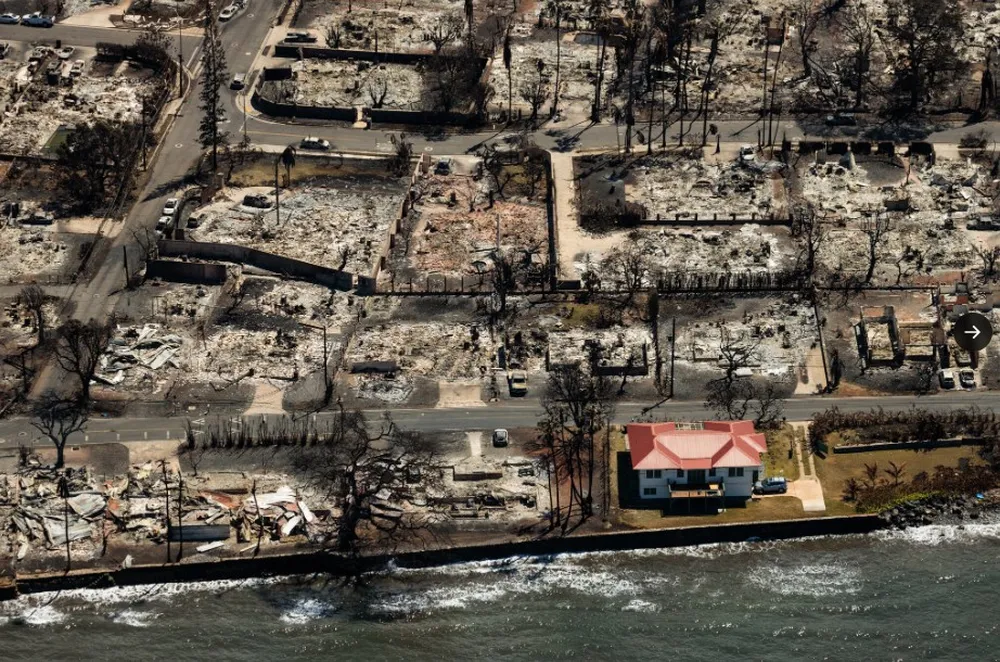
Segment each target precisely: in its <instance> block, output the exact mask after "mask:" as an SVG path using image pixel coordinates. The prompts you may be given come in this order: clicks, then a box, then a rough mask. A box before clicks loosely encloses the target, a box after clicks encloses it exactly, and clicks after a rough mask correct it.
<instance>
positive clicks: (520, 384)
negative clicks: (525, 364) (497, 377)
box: [507, 370, 528, 397]
mask: <svg viewBox="0 0 1000 662" xmlns="http://www.w3.org/2000/svg"><path fill="white" fill-rule="evenodd" d="M507 388H508V389H509V391H510V394H511V395H512V396H515V397H517V396H522V395H527V394H528V373H526V372H525V371H523V370H515V371H514V372H512V373H510V377H509V378H508V379H507Z"/></svg>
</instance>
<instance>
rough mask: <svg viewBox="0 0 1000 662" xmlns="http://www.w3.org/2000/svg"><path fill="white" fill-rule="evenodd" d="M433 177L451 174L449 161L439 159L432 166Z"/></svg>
mask: <svg viewBox="0 0 1000 662" xmlns="http://www.w3.org/2000/svg"><path fill="white" fill-rule="evenodd" d="M434 174H435V175H450V174H451V159H441V160H440V161H438V162H437V165H435V166H434Z"/></svg>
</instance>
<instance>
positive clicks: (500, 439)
mask: <svg viewBox="0 0 1000 662" xmlns="http://www.w3.org/2000/svg"><path fill="white" fill-rule="evenodd" d="M509 440H510V435H509V434H507V431H506V430H504V429H503V428H499V429H496V430H494V431H493V445H494V446H496V447H497V448H500V447H503V446H506V445H507V443H508V441H509Z"/></svg>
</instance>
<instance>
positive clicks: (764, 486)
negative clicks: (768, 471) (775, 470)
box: [753, 476, 788, 494]
mask: <svg viewBox="0 0 1000 662" xmlns="http://www.w3.org/2000/svg"><path fill="white" fill-rule="evenodd" d="M787 491H788V481H787V480H785V478H784V477H783V476H772V477H771V478H765V479H764V480H758V481H757V482H756V483H754V485H753V493H754V494H784V493H785V492H787Z"/></svg>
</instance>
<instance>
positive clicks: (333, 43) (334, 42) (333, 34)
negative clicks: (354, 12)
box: [324, 21, 344, 48]
mask: <svg viewBox="0 0 1000 662" xmlns="http://www.w3.org/2000/svg"><path fill="white" fill-rule="evenodd" d="M324 30H325V32H326V34H325V37H326V45H327V46H329V47H330V48H340V41H341V39H343V36H344V27H343V25H342V24H340V23H338V22H337V21H331V22H330V23H328V24H327V25H326V28H324Z"/></svg>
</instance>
